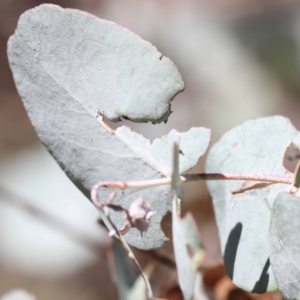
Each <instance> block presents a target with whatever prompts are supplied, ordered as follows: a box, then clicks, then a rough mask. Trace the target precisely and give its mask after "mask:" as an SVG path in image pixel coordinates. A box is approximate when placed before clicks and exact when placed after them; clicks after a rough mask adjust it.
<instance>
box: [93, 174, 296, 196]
mask: <svg viewBox="0 0 300 300" xmlns="http://www.w3.org/2000/svg"><path fill="white" fill-rule="evenodd" d="M180 180H181V183H187V182H193V181H207V180H248V181H257V182H267V183H284V184H292V183H293V177H283V176H273V175H258V174H238V173H200V174H184V175H180ZM171 181H172V178H171V177H167V178H160V179H153V180H145V181H127V182H126V181H120V182H99V183H98V184H96V185H95V186H94V188H93V189H96V190H98V189H99V188H100V187H105V188H118V189H121V190H125V189H141V188H147V187H153V186H160V185H169V184H171ZM92 192H93V191H92Z"/></svg>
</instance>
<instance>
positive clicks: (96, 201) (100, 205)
mask: <svg viewBox="0 0 300 300" xmlns="http://www.w3.org/2000/svg"><path fill="white" fill-rule="evenodd" d="M120 186H121V187H122V186H123V184H122V182H121V183H116V184H115V186H114V187H119V188H120ZM100 187H107V186H106V183H99V184H97V185H95V186H94V187H93V189H92V191H91V198H92V201H93V203H94V204H95V206H96V207H98V208H99V209H100V210H101V212H102V213H103V214H104V215H105V217H106V219H107V221H108V223H109V224H110V225H111V226H112V228H113V230H114V231H115V233H116V235H117V236H118V238H119V239H120V241H121V243H122V245H123V247H124V249H125V250H126V252H127V253H128V257H129V258H130V259H131V260H132V261H133V262H134V263H135V265H136V266H137V268H138V269H139V270H140V273H141V275H142V278H143V279H144V282H145V285H146V288H147V296H148V298H149V299H150V300H154V295H153V292H152V288H151V285H150V282H149V280H148V278H147V276H146V274H145V273H144V271H143V269H142V267H141V265H140V264H139V262H138V261H137V259H136V257H135V256H134V254H133V252H132V251H131V248H130V246H129V245H128V244H127V242H126V240H125V239H124V237H123V235H122V234H121V232H120V231H119V229H118V228H117V226H116V225H115V223H114V222H113V220H112V219H111V217H110V214H109V208H108V207H107V206H106V203H109V202H111V199H112V198H113V197H114V196H115V194H113V193H112V194H111V196H110V199H109V200H108V201H106V202H104V203H101V202H100V200H99V197H98V190H99V188H100Z"/></svg>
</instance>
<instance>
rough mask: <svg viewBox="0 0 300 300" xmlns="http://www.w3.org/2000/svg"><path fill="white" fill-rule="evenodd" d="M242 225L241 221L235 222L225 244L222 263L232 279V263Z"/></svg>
mask: <svg viewBox="0 0 300 300" xmlns="http://www.w3.org/2000/svg"><path fill="white" fill-rule="evenodd" d="M242 229H243V225H242V223H240V222H239V223H237V224H236V225H235V227H234V228H233V229H232V230H231V232H230V234H229V237H228V240H227V244H226V247H225V252H224V264H225V268H226V271H227V274H228V276H229V277H230V279H231V280H232V279H233V272H234V263H235V259H236V253H237V249H238V245H239V242H240V238H241V234H242Z"/></svg>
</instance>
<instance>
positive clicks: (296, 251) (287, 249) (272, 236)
mask: <svg viewBox="0 0 300 300" xmlns="http://www.w3.org/2000/svg"><path fill="white" fill-rule="evenodd" d="M299 216H300V198H298V197H296V196H294V195H291V194H288V193H286V192H282V193H279V194H278V195H277V197H276V199H275V201H274V204H273V207H272V214H271V225H270V231H269V248H270V261H271V267H272V270H273V273H274V276H275V278H276V280H277V284H278V287H279V289H280V291H281V292H282V294H283V296H284V298H285V299H288V300H291V299H299V298H298V297H299V294H300V281H299V278H300V268H299V266H300V217H299Z"/></svg>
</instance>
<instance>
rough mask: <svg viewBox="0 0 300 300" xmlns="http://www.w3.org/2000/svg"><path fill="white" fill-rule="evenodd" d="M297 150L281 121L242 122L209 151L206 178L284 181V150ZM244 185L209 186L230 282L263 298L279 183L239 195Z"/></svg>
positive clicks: (269, 285)
mask: <svg viewBox="0 0 300 300" xmlns="http://www.w3.org/2000/svg"><path fill="white" fill-rule="evenodd" d="M291 142H293V143H294V144H296V145H297V146H298V147H299V145H300V134H299V132H298V131H297V130H296V129H295V128H294V127H293V126H292V124H291V123H290V121H289V120H288V119H286V118H284V117H280V116H275V117H268V118H261V119H256V120H250V121H246V122H244V123H243V124H241V125H238V126H236V127H234V128H233V129H231V130H230V131H228V132H227V133H225V134H224V135H223V137H222V138H221V139H220V141H219V142H217V143H216V144H215V145H214V146H213V147H212V149H211V151H210V153H209V155H208V159H207V163H206V172H207V173H242V174H265V175H274V176H275V175H276V176H290V177H292V174H291V173H289V172H288V171H287V170H286V169H285V168H284V167H283V164H282V161H283V157H284V153H285V150H286V148H287V147H288V146H289V145H290V143H291ZM244 184H245V181H230V180H222V181H209V182H207V186H208V189H209V191H210V193H211V195H212V197H213V205H214V211H215V215H216V220H217V225H218V229H219V235H220V240H221V248H222V253H223V257H224V262H225V267H226V270H227V273H228V275H229V276H230V278H231V279H232V280H233V282H234V283H235V284H236V285H237V286H239V287H241V288H243V289H245V290H247V291H252V292H256V293H264V292H266V291H272V290H275V289H276V288H277V284H276V280H275V278H274V275H273V272H272V270H271V268H270V260H269V248H268V231H269V226H270V217H271V210H272V206H273V202H274V199H275V197H276V195H277V194H278V193H279V192H280V191H287V190H288V188H289V187H288V186H287V185H285V184H272V185H265V186H264V187H262V188H260V189H255V186H254V187H253V189H250V190H248V191H245V192H243V193H237V194H233V193H232V192H233V191H237V190H240V189H241V188H242V187H243V185H244Z"/></svg>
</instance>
